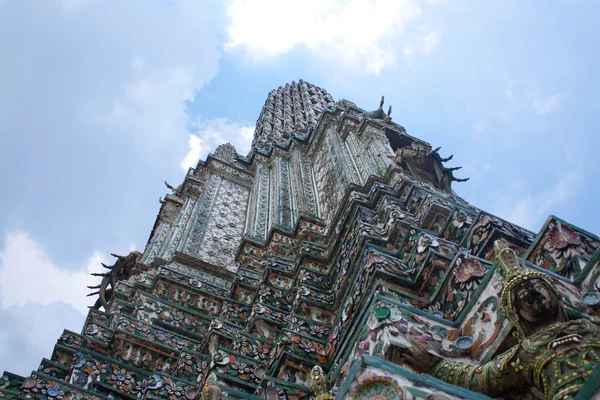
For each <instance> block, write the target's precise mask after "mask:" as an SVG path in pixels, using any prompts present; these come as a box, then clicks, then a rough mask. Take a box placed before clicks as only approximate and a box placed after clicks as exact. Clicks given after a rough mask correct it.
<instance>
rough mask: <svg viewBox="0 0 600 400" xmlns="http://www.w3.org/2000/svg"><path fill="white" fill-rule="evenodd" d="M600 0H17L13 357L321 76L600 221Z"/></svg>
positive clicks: (8, 177)
mask: <svg viewBox="0 0 600 400" xmlns="http://www.w3.org/2000/svg"><path fill="white" fill-rule="evenodd" d="M599 12H600V3H598V2H596V1H592V0H588V1H584V0H581V1H577V0H570V1H566V0H565V1H510V0H502V1H500V0H499V1H493V0H490V1H474V0H473V1H461V0H436V1H432V0H429V1H426V0H405V1H400V0H370V1H369V0H348V1H337V0H305V1H303V2H287V1H281V0H268V1H267V0H265V1H263V0H256V1H252V2H249V1H247V2H246V1H242V0H228V1H222V2H221V1H214V2H213V1H182V0H170V1H166V0H164V1H142V0H138V1H134V0H132V1H128V2H120V1H116V0H111V1H102V2H101V1H96V0H39V1H28V2H23V1H18V0H0V49H1V51H2V62H0V110H1V112H0V139H1V142H0V167H1V170H2V171H3V175H2V179H3V187H4V190H3V196H2V207H0V321H2V324H0V371H2V370H5V369H8V370H11V371H14V372H17V373H21V374H28V373H29V372H30V371H31V370H34V369H36V368H37V365H38V363H39V360H40V359H41V357H44V356H45V357H49V356H50V353H51V349H52V345H53V343H54V342H55V340H56V338H57V337H58V336H59V335H60V332H61V331H62V328H63V327H67V328H69V329H72V330H75V331H79V329H80V327H81V324H82V322H83V318H84V312H85V308H86V305H87V304H90V303H91V302H92V300H90V299H89V298H86V297H85V294H86V293H87V289H86V288H85V285H87V284H90V283H91V282H93V280H91V281H90V278H89V277H88V273H89V272H90V271H95V270H98V268H99V266H100V262H101V261H108V260H109V259H110V255H109V253H111V252H118V253H127V252H128V251H130V250H131V249H138V250H143V248H144V245H145V243H146V240H147V238H148V235H149V233H150V230H151V228H152V225H153V223H154V219H155V217H156V214H157V212H158V209H159V203H158V199H159V197H160V196H164V194H165V192H166V188H165V187H164V185H163V183H162V182H163V181H164V180H165V179H167V180H168V181H169V182H170V183H171V184H173V185H177V184H179V183H180V182H181V180H182V179H183V176H184V174H185V169H186V168H187V167H188V166H190V165H193V164H195V162H196V161H197V160H198V158H199V157H202V158H204V157H205V156H206V155H207V153H208V152H209V151H212V150H214V148H215V147H216V146H217V145H218V144H220V143H222V142H226V141H231V142H232V143H233V144H234V145H236V147H237V148H238V151H239V152H240V153H246V152H247V151H248V149H249V144H250V141H251V135H252V128H253V126H254V123H255V120H256V118H257V117H258V114H259V112H260V109H261V107H262V105H263V103H264V101H265V99H266V96H267V94H268V92H269V91H270V90H272V89H274V88H277V87H278V86H280V85H283V84H285V83H286V82H291V81H292V80H298V79H305V80H307V81H309V82H311V83H313V84H316V85H318V86H321V87H323V88H324V89H326V90H327V91H329V92H330V93H331V94H332V95H333V97H334V98H335V99H336V100H337V99H341V98H346V99H349V100H351V101H354V102H355V103H356V104H357V105H358V106H360V107H362V108H365V109H374V108H376V107H377V105H378V102H379V97H380V96H381V95H382V94H384V95H385V96H386V104H391V105H393V113H392V117H393V119H394V121H395V122H397V123H399V124H401V125H403V126H404V127H405V128H406V129H407V131H408V132H409V133H410V134H411V135H413V136H417V137H419V138H422V139H424V140H426V141H428V142H430V143H431V144H432V145H433V146H435V147H437V146H442V150H441V153H442V155H445V156H447V155H450V154H454V159H453V160H452V162H451V165H452V166H463V169H462V170H461V171H458V173H456V175H457V176H461V177H471V180H470V181H469V182H467V183H462V184H456V185H455V189H456V191H457V192H458V193H459V194H460V195H461V196H463V197H464V198H465V199H466V200H468V201H469V202H471V203H472V204H474V205H476V206H478V207H480V208H483V209H485V210H487V211H489V212H492V213H495V214H496V215H498V216H501V217H504V218H506V219H508V220H511V221H513V222H516V223H518V224H521V225H522V226H524V227H526V228H529V229H531V230H533V231H534V232H537V231H538V230H539V229H540V228H541V226H542V224H543V223H544V221H545V219H546V217H547V216H548V215H549V214H555V215H557V216H559V217H561V218H563V219H566V220H567V221H569V222H571V223H573V224H575V225H577V226H579V227H581V228H584V229H586V230H588V231H591V232H593V233H596V234H599V233H600V215H599V213H598V212H597V211H596V209H595V205H596V197H597V196H598V195H599V192H600V187H599V186H600V185H599V183H598V176H599V172H600V168H599V165H600V163H598V161H597V154H598V151H597V148H598V147H599V146H600V139H599V135H598V128H599V125H600V84H599V83H598V71H600V55H599V54H598V52H597V47H598V43H599V42H600V40H599V39H600V27H599V25H598V24H597V20H596V16H597V15H598V13H599Z"/></svg>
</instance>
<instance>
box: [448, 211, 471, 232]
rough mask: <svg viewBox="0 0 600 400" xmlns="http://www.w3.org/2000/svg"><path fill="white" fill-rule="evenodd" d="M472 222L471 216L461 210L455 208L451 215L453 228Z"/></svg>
mask: <svg viewBox="0 0 600 400" xmlns="http://www.w3.org/2000/svg"><path fill="white" fill-rule="evenodd" d="M472 223H473V218H471V216H470V215H469V214H467V213H465V212H463V211H460V210H457V211H454V215H453V216H452V226H454V227H455V228H458V229H460V228H462V227H463V226H464V225H465V224H467V225H471V224H472Z"/></svg>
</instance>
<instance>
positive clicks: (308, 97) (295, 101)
mask: <svg viewBox="0 0 600 400" xmlns="http://www.w3.org/2000/svg"><path fill="white" fill-rule="evenodd" d="M333 104H334V101H333V97H331V95H330V94H329V93H327V92H326V91H325V90H323V89H321V88H320V87H317V86H314V85H311V84H310V83H308V82H305V81H303V80H302V79H300V81H299V82H298V83H296V82H292V83H291V84H289V83H288V84H286V85H285V86H280V87H279V88H278V89H276V90H272V91H271V92H270V93H269V96H268V97H267V101H266V102H265V105H264V106H263V108H262V111H261V112H260V116H259V117H258V120H257V121H256V129H255V131H254V140H253V141H252V151H256V150H263V151H268V150H269V149H270V147H271V146H272V145H273V144H274V143H286V142H287V141H288V140H289V139H290V138H291V137H292V133H294V134H296V135H298V136H301V137H305V136H306V135H307V133H308V130H309V127H310V126H311V125H316V123H317V120H318V119H319V116H320V115H321V113H322V112H323V110H325V109H326V108H329V107H332V106H333Z"/></svg>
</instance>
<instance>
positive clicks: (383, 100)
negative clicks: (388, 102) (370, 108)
mask: <svg viewBox="0 0 600 400" xmlns="http://www.w3.org/2000/svg"><path fill="white" fill-rule="evenodd" d="M384 103H385V97H384V96H383V95H382V96H381V101H380V102H379V108H383V104H384Z"/></svg>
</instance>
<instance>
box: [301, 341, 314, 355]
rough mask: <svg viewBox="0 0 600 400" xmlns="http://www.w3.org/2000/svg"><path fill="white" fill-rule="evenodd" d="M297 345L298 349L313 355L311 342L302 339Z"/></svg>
mask: <svg viewBox="0 0 600 400" xmlns="http://www.w3.org/2000/svg"><path fill="white" fill-rule="evenodd" d="M299 345H300V348H301V349H302V350H304V351H305V352H307V353H314V352H315V348H314V347H313V344H312V342H311V341H310V340H307V339H304V338H303V339H301V340H300V343H299Z"/></svg>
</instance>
